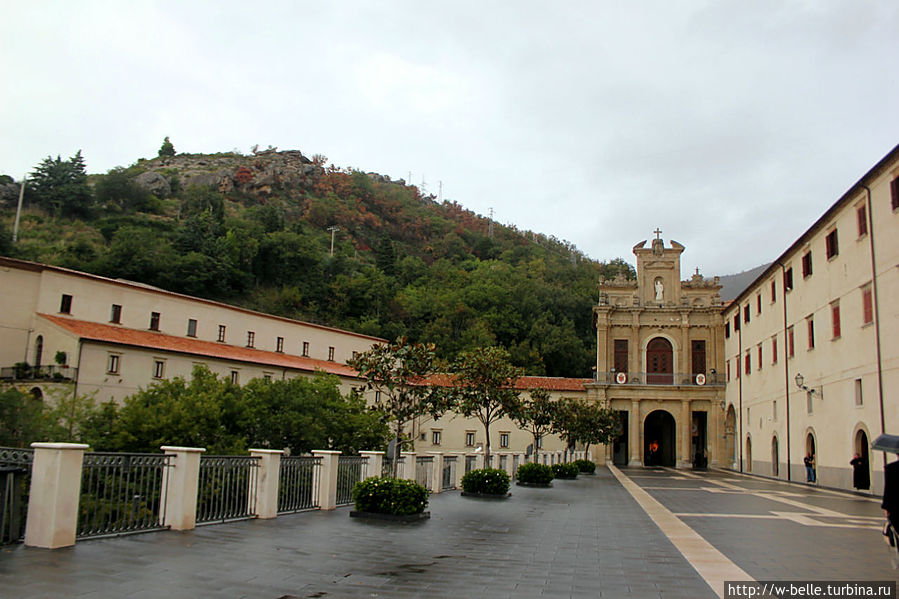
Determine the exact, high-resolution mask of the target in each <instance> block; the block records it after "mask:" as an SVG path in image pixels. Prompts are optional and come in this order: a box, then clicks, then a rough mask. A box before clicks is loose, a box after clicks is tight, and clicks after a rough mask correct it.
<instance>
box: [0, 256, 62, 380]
mask: <svg viewBox="0 0 899 599" xmlns="http://www.w3.org/2000/svg"><path fill="white" fill-rule="evenodd" d="M40 283H41V278H40V273H39V272H33V271H30V270H23V269H20V268H10V267H9V266H7V265H5V264H2V263H0V335H2V338H3V343H0V367H8V366H12V365H13V364H15V363H17V362H23V361H27V362H29V363H32V362H33V361H34V354H33V352H32V353H31V354H28V353H27V350H26V348H28V347H29V346H30V343H29V342H30V341H31V337H32V335H31V334H30V329H31V328H32V327H33V325H34V317H33V315H34V311H35V307H36V306H37V301H38V295H39V292H40ZM58 309H59V306H57V310H58ZM45 355H46V353H45ZM51 359H52V356H51Z"/></svg>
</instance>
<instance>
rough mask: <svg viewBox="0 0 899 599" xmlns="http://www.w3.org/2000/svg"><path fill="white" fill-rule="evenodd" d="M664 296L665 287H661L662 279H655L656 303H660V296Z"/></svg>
mask: <svg viewBox="0 0 899 599" xmlns="http://www.w3.org/2000/svg"><path fill="white" fill-rule="evenodd" d="M664 294H665V286H664V285H662V279H656V301H657V302H660V301H662V296H663V295H664Z"/></svg>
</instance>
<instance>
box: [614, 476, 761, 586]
mask: <svg viewBox="0 0 899 599" xmlns="http://www.w3.org/2000/svg"><path fill="white" fill-rule="evenodd" d="M608 468H609V470H610V471H611V472H612V474H613V475H614V476H615V478H617V479H618V482H619V483H621V486H623V487H624V488H625V489H626V490H627V492H628V493H630V494H631V497H633V498H634V500H635V501H636V502H637V503H638V504H640V507H641V508H643V511H645V512H646V513H647V515H649V517H650V518H652V521H653V522H655V524H656V526H658V527H659V528H660V529H661V531H662V532H663V533H664V534H665V536H666V537H668V539H669V540H670V541H671V542H672V543H673V544H674V546H675V547H677V550H678V551H680V552H681V554H682V555H683V556H684V558H685V559H686V560H687V561H688V562H689V563H690V565H691V566H693V568H694V569H695V570H696V572H697V573H699V575H700V576H702V578H703V580H705V581H706V584H708V585H709V586H710V587H711V588H712V590H713V591H714V592H715V593H716V594H717V595H718V597H721V599H724V581H725V580H743V581H754V580H755V579H754V578H752V576H750V575H749V574H747V573H746V572H745V571H743V569H742V568H740V567H739V566H737V565H736V564H735V563H733V562H732V561H730V560H729V559H728V558H727V557H726V556H725V555H724V554H723V553H721V552H720V551H718V550H717V549H716V548H715V547H714V546H713V545H712V544H711V543H709V542H708V541H706V540H705V539H703V538H702V537H701V536H700V535H699V534H698V533H697V532H696V531H695V530H693V529H692V528H690V527H689V526H687V525H686V524H684V522H683V521H682V520H680V519H679V518H678V517H677V516H675V515H674V514H673V513H671V511H670V510H669V509H668V508H666V507H665V506H663V505H662V504H661V503H659V502H658V501H657V500H656V499H655V498H653V497H652V496H651V495H650V494H649V493H647V492H646V491H644V490H643V489H641V488H640V485H638V484H637V483H635V482H634V481H632V480H630V479H629V478H628V477H626V476H624V475H623V474H622V473H621V471H620V470H618V468H616V467H615V466H614V465H612V464H608Z"/></svg>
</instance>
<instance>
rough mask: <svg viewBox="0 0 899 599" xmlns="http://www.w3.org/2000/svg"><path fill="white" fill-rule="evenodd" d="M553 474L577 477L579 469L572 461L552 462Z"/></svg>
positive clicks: (561, 476)
mask: <svg viewBox="0 0 899 599" xmlns="http://www.w3.org/2000/svg"><path fill="white" fill-rule="evenodd" d="M552 469H553V476H555V477H556V478H577V475H578V472H580V469H579V468H578V467H577V464H575V463H574V462H569V463H567V464H553V466H552Z"/></svg>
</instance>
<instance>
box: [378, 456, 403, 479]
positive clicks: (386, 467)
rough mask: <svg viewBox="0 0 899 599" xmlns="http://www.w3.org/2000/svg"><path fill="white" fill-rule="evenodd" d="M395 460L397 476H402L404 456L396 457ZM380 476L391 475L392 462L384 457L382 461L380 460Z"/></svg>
mask: <svg viewBox="0 0 899 599" xmlns="http://www.w3.org/2000/svg"><path fill="white" fill-rule="evenodd" d="M396 461H397V464H396V472H397V476H398V477H400V478H402V476H403V468H405V467H406V456H400V457H398V458H396ZM381 476H393V462H392V461H391V460H389V459H387V458H384V461H383V462H381Z"/></svg>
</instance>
